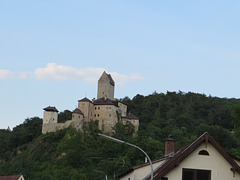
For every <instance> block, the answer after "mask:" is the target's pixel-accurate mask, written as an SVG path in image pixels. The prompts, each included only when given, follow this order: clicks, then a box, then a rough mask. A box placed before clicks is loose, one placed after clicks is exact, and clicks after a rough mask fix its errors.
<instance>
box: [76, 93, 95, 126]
mask: <svg viewBox="0 0 240 180" xmlns="http://www.w3.org/2000/svg"><path fill="white" fill-rule="evenodd" d="M78 109H80V110H81V112H82V113H83V115H84V118H85V121H86V122H89V121H91V119H92V111H93V103H92V101H90V100H89V99H88V98H86V97H85V98H83V99H81V100H79V101H78Z"/></svg>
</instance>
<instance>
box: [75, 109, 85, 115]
mask: <svg viewBox="0 0 240 180" xmlns="http://www.w3.org/2000/svg"><path fill="white" fill-rule="evenodd" d="M73 113H77V114H82V115H83V113H82V111H81V110H80V109H78V108H76V109H74V111H73Z"/></svg>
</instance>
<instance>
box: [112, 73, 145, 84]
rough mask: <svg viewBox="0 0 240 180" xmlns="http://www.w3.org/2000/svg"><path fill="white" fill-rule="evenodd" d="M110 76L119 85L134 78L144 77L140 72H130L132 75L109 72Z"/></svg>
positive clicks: (134, 79) (140, 78) (141, 78)
mask: <svg viewBox="0 0 240 180" xmlns="http://www.w3.org/2000/svg"><path fill="white" fill-rule="evenodd" d="M110 74H111V76H112V77H113V79H114V81H115V82H117V84H118V85H119V86H122V85H124V84H125V83H126V82H128V81H136V80H143V79H144V77H143V76H141V75H140V74H137V73H135V74H132V75H125V74H119V73H117V72H111V73H110Z"/></svg>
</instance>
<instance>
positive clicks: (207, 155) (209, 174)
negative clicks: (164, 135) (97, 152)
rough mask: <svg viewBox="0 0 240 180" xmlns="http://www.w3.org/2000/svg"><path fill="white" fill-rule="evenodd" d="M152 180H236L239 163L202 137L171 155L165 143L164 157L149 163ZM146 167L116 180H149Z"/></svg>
mask: <svg viewBox="0 0 240 180" xmlns="http://www.w3.org/2000/svg"><path fill="white" fill-rule="evenodd" d="M152 164H153V169H154V170H153V171H154V173H153V176H154V178H153V179H154V180H240V159H238V158H236V157H234V156H231V155H229V154H228V153H226V152H225V151H224V149H223V148H222V147H221V146H220V145H219V144H218V143H217V142H216V141H215V140H214V139H213V137H212V136H211V135H210V134H209V133H207V132H206V133H204V134H202V135H201V136H200V137H198V138H197V139H195V140H194V141H192V142H191V143H189V144H187V145H185V146H183V147H181V148H180V149H179V150H177V151H174V140H173V139H172V138H168V139H167V140H166V142H165V156H164V157H162V158H160V159H158V160H155V161H153V162H152ZM150 171H151V168H150V165H149V163H145V164H142V165H138V166H134V167H131V168H130V169H128V170H127V171H125V172H123V173H121V174H119V175H118V177H119V179H120V180H142V179H144V180H150V179H151V174H150Z"/></svg>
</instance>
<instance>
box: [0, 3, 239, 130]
mask: <svg viewBox="0 0 240 180" xmlns="http://www.w3.org/2000/svg"><path fill="white" fill-rule="evenodd" d="M239 7H240V1H238V0H230V1H225V0H211V1H209V0H198V1H192V0H188V1H187V0H182V1H179V0H171V1H165V0H148V1H143V0H111V1H110V0H101V1H99V0H85V1H84V0H67V1H66V0H41V1H32V0H21V1H19V0H9V1H3V0H2V1H0V22H1V23H0V129H6V128H8V127H10V128H11V129H12V128H14V127H15V126H17V125H19V124H22V123H23V122H24V120H25V119H27V118H32V117H35V116H37V117H40V118H42V117H43V108H45V107H47V106H55V107H56V108H57V109H58V110H59V111H60V112H61V111H64V110H66V109H68V110H74V109H75V108H76V107H77V103H78V100H80V99H82V98H84V97H87V98H89V99H92V98H95V97H97V81H98V79H99V77H100V76H101V74H102V73H103V72H104V71H106V72H107V73H110V74H111V75H112V77H113V79H114V81H115V98H118V99H119V98H124V97H126V96H128V97H130V98H133V97H134V96H136V95H137V94H141V95H144V96H147V95H149V94H152V93H153V92H155V91H156V92H157V93H166V92H167V91H176V92H178V91H183V92H195V93H200V94H206V95H207V96H209V95H211V96H216V97H222V98H240V83H239V77H240V70H239V68H240V51H239V49H240V33H239V32H240V23H239V17H240V11H239Z"/></svg>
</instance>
